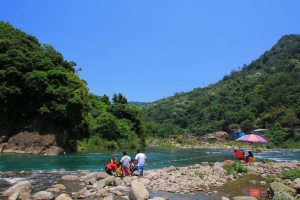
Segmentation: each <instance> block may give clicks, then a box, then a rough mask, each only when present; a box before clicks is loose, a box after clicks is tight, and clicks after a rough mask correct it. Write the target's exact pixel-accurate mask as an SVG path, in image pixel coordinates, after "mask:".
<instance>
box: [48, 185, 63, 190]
mask: <svg viewBox="0 0 300 200" xmlns="http://www.w3.org/2000/svg"><path fill="white" fill-rule="evenodd" d="M51 187H52V188H59V189H60V190H65V189H66V187H65V186H64V185H63V184H55V185H52V186H51Z"/></svg>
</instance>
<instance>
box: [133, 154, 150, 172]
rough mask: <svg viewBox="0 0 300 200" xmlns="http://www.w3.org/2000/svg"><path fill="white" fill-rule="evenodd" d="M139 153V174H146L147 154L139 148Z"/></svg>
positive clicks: (137, 159)
mask: <svg viewBox="0 0 300 200" xmlns="http://www.w3.org/2000/svg"><path fill="white" fill-rule="evenodd" d="M136 153H137V155H136V156H135V160H136V162H137V169H138V172H139V176H140V177H141V176H143V175H144V166H145V163H146V159H147V157H146V155H145V154H143V153H141V150H140V149H138V150H137V151H136Z"/></svg>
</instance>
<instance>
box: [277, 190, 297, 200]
mask: <svg viewBox="0 0 300 200" xmlns="http://www.w3.org/2000/svg"><path fill="white" fill-rule="evenodd" d="M272 199H289V200H294V199H295V198H294V197H293V196H292V195H290V194H289V193H287V192H282V191H275V192H274V195H273V198H272Z"/></svg>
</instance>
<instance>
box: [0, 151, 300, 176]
mask: <svg viewBox="0 0 300 200" xmlns="http://www.w3.org/2000/svg"><path fill="white" fill-rule="evenodd" d="M127 153H128V155H129V156H130V157H131V158H132V159H134V157H135V155H136V152H135V151H134V150H128V151H127ZM144 153H145V154H146V156H147V163H146V166H145V168H146V170H147V169H159V168H164V167H169V166H175V167H182V166H189V165H193V164H196V163H198V164H201V162H222V161H224V160H228V159H230V160H232V159H233V151H232V150H231V149H211V148H204V149H196V148H195V149H159V148H146V149H145V150H144ZM299 153H300V150H265V151H262V153H257V154H254V156H255V157H257V158H259V159H270V160H271V161H291V160H298V161H300V154H299ZM113 155H114V156H116V157H117V158H118V161H119V160H120V159H121V157H122V151H101V152H99V151H98V152H95V151H85V152H80V153H70V154H65V155H58V156H40V155H26V154H21V155H20V154H0V171H2V172H4V171H28V172H31V171H32V172H38V171H59V170H60V169H65V170H67V171H77V170H90V171H103V168H104V166H105V165H106V164H107V162H108V161H109V160H110V158H111V157H112V156H113Z"/></svg>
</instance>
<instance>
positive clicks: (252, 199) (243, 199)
mask: <svg viewBox="0 0 300 200" xmlns="http://www.w3.org/2000/svg"><path fill="white" fill-rule="evenodd" d="M233 200H257V199H256V198H255V197H251V196H237V197H233Z"/></svg>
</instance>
